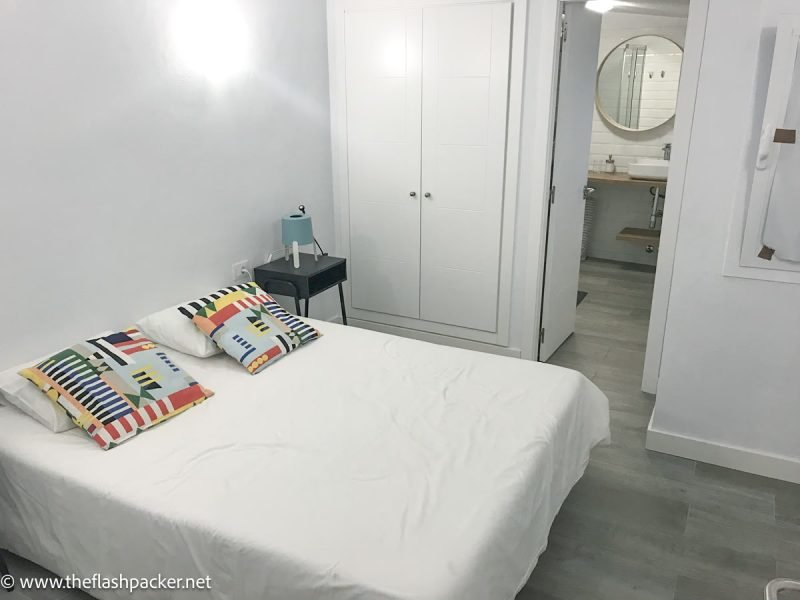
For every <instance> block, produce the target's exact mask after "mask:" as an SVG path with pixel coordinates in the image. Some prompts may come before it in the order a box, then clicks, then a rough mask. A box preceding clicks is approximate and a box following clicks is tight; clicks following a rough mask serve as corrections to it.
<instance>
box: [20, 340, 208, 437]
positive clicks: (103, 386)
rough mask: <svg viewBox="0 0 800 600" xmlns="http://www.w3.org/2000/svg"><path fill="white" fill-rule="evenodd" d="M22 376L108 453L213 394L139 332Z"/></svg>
mask: <svg viewBox="0 0 800 600" xmlns="http://www.w3.org/2000/svg"><path fill="white" fill-rule="evenodd" d="M19 374H20V375H22V376H23V377H25V378H26V379H28V380H30V381H31V382H33V383H34V384H35V385H36V386H37V387H38V388H39V389H40V390H41V391H42V392H44V393H45V394H46V395H47V396H48V397H49V398H50V399H51V400H52V401H53V402H55V403H56V404H57V405H58V406H60V407H61V408H62V409H63V410H64V411H66V413H67V414H68V415H69V416H70V417H71V418H72V420H73V421H74V422H75V424H76V425H77V426H78V427H80V428H82V429H83V430H84V431H86V433H87V434H89V436H90V437H91V438H92V439H93V440H94V441H95V442H97V444H98V445H99V446H100V447H101V448H103V449H104V450H108V449H110V448H114V447H115V446H117V445H118V444H121V443H122V442H124V441H125V440H128V439H130V438H132V437H133V436H135V435H136V434H137V433H139V432H140V431H142V430H144V429H147V428H149V427H152V426H153V425H156V424H158V423H160V422H161V421H164V420H166V419H169V418H170V417H174V416H175V415H177V414H178V413H180V412H183V411H184V410H186V409H187V408H190V407H192V406H194V405H195V404H197V403H199V402H202V401H203V400H205V399H206V398H208V397H210V396H211V395H212V394H213V392H211V391H209V390H206V389H205V388H203V387H202V386H201V385H200V384H198V383H197V382H196V381H195V380H194V379H193V378H192V377H191V376H189V375H188V374H187V373H186V372H185V371H183V370H182V369H181V368H180V367H179V366H177V365H176V364H175V363H173V362H172V360H171V359H170V358H169V357H168V356H167V355H166V354H165V353H164V352H163V351H162V350H161V349H160V348H159V347H158V346H156V345H155V344H154V343H153V342H151V341H150V340H149V339H147V338H146V337H144V336H143V335H142V334H141V332H139V330H138V329H127V330H125V331H120V332H116V333H111V334H108V335H103V336H101V337H97V338H93V339H89V340H86V341H85V342H81V343H79V344H76V345H74V346H72V347H71V348H67V349H66V350H62V351H61V352H57V353H56V354H54V355H53V356H51V357H49V358H47V359H45V360H43V361H41V362H39V363H37V364H36V365H34V366H32V367H29V368H27V369H23V370H22V371H20V372H19Z"/></svg>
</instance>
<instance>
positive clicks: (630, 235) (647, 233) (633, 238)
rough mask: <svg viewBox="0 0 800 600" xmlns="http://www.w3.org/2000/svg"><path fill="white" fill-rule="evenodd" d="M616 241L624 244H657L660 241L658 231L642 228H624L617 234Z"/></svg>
mask: <svg viewBox="0 0 800 600" xmlns="http://www.w3.org/2000/svg"><path fill="white" fill-rule="evenodd" d="M617 239H618V240H623V241H626V242H639V243H642V244H654V245H655V244H658V242H659V240H660V239H661V230H660V229H645V228H642V227H625V228H623V229H622V231H620V232H619V233H618V234H617Z"/></svg>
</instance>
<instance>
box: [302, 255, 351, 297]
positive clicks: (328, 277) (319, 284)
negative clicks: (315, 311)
mask: <svg viewBox="0 0 800 600" xmlns="http://www.w3.org/2000/svg"><path fill="white" fill-rule="evenodd" d="M346 279H347V263H345V262H344V261H342V262H340V263H339V264H337V265H334V266H332V267H331V268H330V269H325V270H324V271H321V272H320V273H315V274H314V275H313V276H312V277H311V278H310V279H309V281H308V292H309V294H310V295H311V296H314V295H315V294H319V293H320V292H323V291H325V290H327V289H328V288H331V287H333V286H335V285H336V284H337V283H339V282H341V281H345V280H346Z"/></svg>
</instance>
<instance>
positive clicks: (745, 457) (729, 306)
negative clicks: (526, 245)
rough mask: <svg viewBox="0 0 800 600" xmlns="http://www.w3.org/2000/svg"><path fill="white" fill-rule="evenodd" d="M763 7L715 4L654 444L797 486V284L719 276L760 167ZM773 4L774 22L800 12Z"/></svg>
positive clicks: (790, 4) (789, 3) (717, 0)
mask: <svg viewBox="0 0 800 600" xmlns="http://www.w3.org/2000/svg"><path fill="white" fill-rule="evenodd" d="M765 4H766V2H761V1H754V0H711V2H710V9H709V16H708V25H707V28H706V35H705V45H704V49H703V57H702V64H701V72H700V81H699V86H698V90H697V100H696V105H695V118H694V125H693V128H692V132H691V142H690V145H689V150H688V152H689V155H688V167H687V171H686V180H685V187H684V190H683V202H682V208H681V211H680V216H679V221H678V233H677V246H676V249H675V263H674V269H673V275H672V286H671V294H670V297H669V305H668V310H667V319H666V334H665V339H664V348H663V355H662V362H661V371H660V378H659V382H658V393H657V399H656V406H655V412H654V414H653V420H652V423H651V431H650V434H649V436H648V445H649V447H654V448H658V449H661V450H667V451H670V452H673V453H676V454H681V455H684V456H689V457H691V458H699V459H702V460H706V461H710V462H716V463H718V464H723V465H726V466H731V467H735V468H741V469H745V470H750V471H755V472H760V473H762V474H767V475H772V476H778V477H782V478H786V479H793V480H795V481H798V482H800V435H798V427H800V368H798V365H800V335H798V333H799V332H800V309H799V308H798V307H800V285H796V284H787V283H775V282H769V281H757V280H748V279H737V278H733V277H725V276H723V274H722V265H723V254H724V249H725V242H726V238H727V232H728V227H729V224H730V222H731V218H732V207H733V202H732V200H731V199H732V198H734V197H735V196H736V194H738V193H740V192H741V191H742V190H741V189H740V186H741V184H742V178H740V177H739V174H740V173H742V171H743V170H746V169H750V168H751V165H752V164H753V156H754V151H755V145H754V143H753V142H754V139H755V137H756V133H757V131H756V132H754V128H753V115H754V113H758V110H759V109H758V107H756V108H755V109H754V108H753V90H754V88H755V87H756V86H755V83H756V82H757V81H759V80H763V75H764V73H765V72H768V69H769V65H770V59H771V56H770V55H769V54H767V53H764V52H763V51H762V53H761V55H760V54H759V42H760V40H761V38H762V29H761V14H760V10H761V7H762V6H763V5H765ZM771 4H772V5H773V6H775V7H778V8H774V9H773V10H772V11H771V12H770V14H771V15H772V17H771V21H772V23H773V24H774V23H775V22H776V20H777V17H776V15H777V14H778V13H779V12H780V10H781V9H782V10H785V11H789V10H792V11H793V12H800V11H798V7H797V4H796V2H794V1H793V0H784V1H783V2H774V3H771ZM698 33H702V32H700V31H699V30H698ZM770 36H772V38H773V39H774V27H773V28H771V29H769V28H768V29H767V30H765V31H764V34H763V39H764V40H765V41H766V42H767V46H768V42H769V39H770ZM765 69H766V70H767V71H765ZM761 102H762V103H763V98H762V99H761ZM760 110H762V111H763V104H762V106H761V109H760ZM756 118H758V117H756ZM743 148H746V149H747V152H746V155H744V156H743V152H742V149H743Z"/></svg>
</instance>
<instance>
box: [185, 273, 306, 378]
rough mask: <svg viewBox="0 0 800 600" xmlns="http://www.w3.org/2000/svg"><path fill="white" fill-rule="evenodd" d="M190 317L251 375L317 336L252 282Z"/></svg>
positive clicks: (214, 300)
mask: <svg viewBox="0 0 800 600" xmlns="http://www.w3.org/2000/svg"><path fill="white" fill-rule="evenodd" d="M193 321H194V323H195V325H197V327H198V328H199V329H200V331H202V332H204V333H205V334H206V335H207V336H208V337H210V338H211V339H212V340H214V343H216V344H217V346H219V347H220V348H222V349H223V350H224V351H225V352H227V353H228V355H229V356H232V357H233V358H235V359H236V360H238V361H239V362H240V363H242V364H243V365H244V366H245V367H246V368H247V370H248V371H250V373H252V374H253V375H255V374H256V373H259V372H260V371H262V370H263V369H264V368H266V367H267V365H269V364H271V363H272V362H273V361H275V360H277V359H279V358H280V357H282V356H284V355H285V354H288V353H289V352H291V351H292V350H294V349H295V348H297V347H298V346H300V345H302V344H305V343H306V342H310V341H311V340H313V339H316V338H318V337H319V336H320V332H319V331H317V330H316V329H314V328H313V327H311V325H309V324H307V323H304V322H303V321H302V320H300V319H299V318H297V317H295V316H294V315H292V314H290V313H288V312H286V311H285V310H284V309H283V308H281V306H280V305H279V304H278V303H277V302H275V300H273V299H272V297H271V296H269V295H268V294H267V293H266V292H265V291H264V290H262V289H261V288H260V287H258V285H256V284H255V283H252V282H251V283H248V284H246V285H245V286H241V289H237V290H235V291H232V292H229V293H227V294H223V295H221V296H220V297H219V298H216V299H213V300H211V301H210V302H208V303H207V304H206V305H205V306H203V307H202V308H201V309H200V310H198V311H197V314H195V316H194V318H193Z"/></svg>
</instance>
